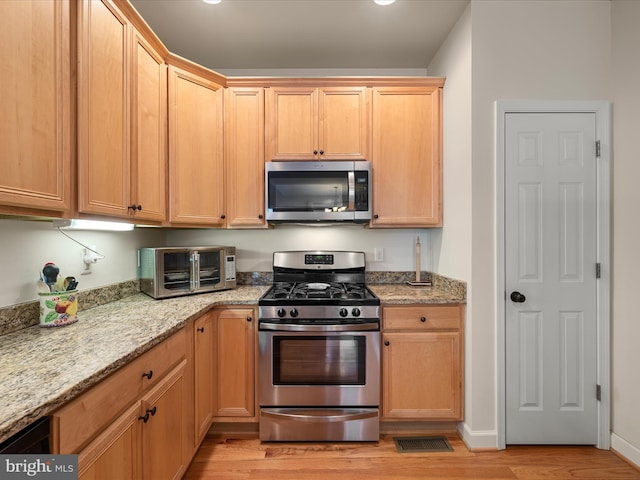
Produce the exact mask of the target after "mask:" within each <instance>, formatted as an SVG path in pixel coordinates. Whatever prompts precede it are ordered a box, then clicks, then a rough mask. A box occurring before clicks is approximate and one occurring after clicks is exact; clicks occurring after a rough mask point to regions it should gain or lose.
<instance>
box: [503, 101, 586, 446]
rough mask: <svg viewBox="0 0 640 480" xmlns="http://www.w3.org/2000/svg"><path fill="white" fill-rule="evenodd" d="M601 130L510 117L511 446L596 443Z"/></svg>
mask: <svg viewBox="0 0 640 480" xmlns="http://www.w3.org/2000/svg"><path fill="white" fill-rule="evenodd" d="M595 126H596V124H595V114H592V113H509V114H508V115H507V119H506V135H505V151H506V157H505V270H506V271H505V278H506V288H507V291H506V297H505V301H506V308H505V312H506V326H505V335H506V337H505V338H506V362H505V363H506V441H507V443H508V444H514V443H529V444H563V443H570V444H596V443H597V401H596V383H597V378H596V374H597V370H596V367H597V363H596V354H597V335H596V333H597V330H596V328H597V324H596V319H597V317H596V309H597V303H596V298H597V296H596V293H597V292H596V287H597V285H596V276H595V264H596V260H597V250H596V248H597V244H596V238H597V235H596V234H597V230H596V229H597V224H596V158H595ZM513 292H517V293H519V294H521V295H520V296H518V295H516V294H515V293H514V294H513V295H512V293H513Z"/></svg>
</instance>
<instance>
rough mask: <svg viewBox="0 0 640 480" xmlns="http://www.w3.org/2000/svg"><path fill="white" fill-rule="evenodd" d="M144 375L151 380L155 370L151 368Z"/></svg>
mask: <svg viewBox="0 0 640 480" xmlns="http://www.w3.org/2000/svg"><path fill="white" fill-rule="evenodd" d="M142 376H143V377H147V379H148V380H151V377H153V370H149V372H145V373H143V374H142Z"/></svg>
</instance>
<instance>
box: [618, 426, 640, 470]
mask: <svg viewBox="0 0 640 480" xmlns="http://www.w3.org/2000/svg"><path fill="white" fill-rule="evenodd" d="M611 450H613V452H614V453H615V454H616V455H618V456H620V457H622V458H623V459H624V460H626V461H627V462H629V463H630V464H632V465H633V466H634V467H636V468H638V469H640V448H638V447H635V446H633V445H631V444H630V443H629V442H627V441H626V440H625V439H623V438H622V437H619V436H618V435H616V434H615V433H612V434H611Z"/></svg>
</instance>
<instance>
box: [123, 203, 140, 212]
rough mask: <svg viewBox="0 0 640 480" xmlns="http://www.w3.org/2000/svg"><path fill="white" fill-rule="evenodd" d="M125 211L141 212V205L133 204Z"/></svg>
mask: <svg viewBox="0 0 640 480" xmlns="http://www.w3.org/2000/svg"><path fill="white" fill-rule="evenodd" d="M127 210H133V211H134V212H135V211H136V210H142V205H136V204H135V203H134V204H131V205H129V206H128V207H127Z"/></svg>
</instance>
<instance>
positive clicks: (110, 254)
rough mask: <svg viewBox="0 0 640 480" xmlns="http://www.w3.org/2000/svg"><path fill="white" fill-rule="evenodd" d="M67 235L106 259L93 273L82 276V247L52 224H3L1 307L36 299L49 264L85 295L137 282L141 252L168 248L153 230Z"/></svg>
mask: <svg viewBox="0 0 640 480" xmlns="http://www.w3.org/2000/svg"><path fill="white" fill-rule="evenodd" d="M67 233H68V234H69V235H71V236H72V237H74V238H76V239H77V240H78V241H80V242H82V243H84V244H85V245H88V246H93V245H95V246H96V247H97V251H98V252H100V253H102V254H103V255H105V256H106V258H105V259H104V260H99V261H98V263H95V264H94V265H92V267H91V268H92V271H93V273H92V274H90V275H81V272H82V267H83V263H82V254H83V251H84V248H83V247H81V246H80V245H78V244H76V243H74V242H73V241H72V240H69V239H68V238H67V237H65V236H64V235H63V234H62V233H60V232H59V231H58V230H57V229H55V228H53V226H52V223H51V222H50V221H48V222H47V221H41V222H40V221H26V220H13V219H0V245H2V248H1V249H0V265H2V270H3V275H1V276H0V307H4V306H8V305H15V304H18V303H23V302H27V301H30V300H36V299H37V294H36V281H37V280H38V278H39V275H40V272H41V271H42V267H43V266H44V264H45V263H46V262H54V263H55V264H56V265H58V267H59V268H60V273H61V274H63V275H65V276H74V277H76V278H77V279H78V282H79V285H78V288H79V289H80V290H86V289H88V288H95V287H101V286H105V285H111V284H113V283H119V282H123V281H127V280H132V279H135V278H136V276H137V272H136V267H137V255H136V252H137V250H138V248H139V247H142V246H156V245H162V244H163V243H164V232H162V231H161V230H157V229H150V228H145V229H136V230H134V231H132V232H88V231H67Z"/></svg>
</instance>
